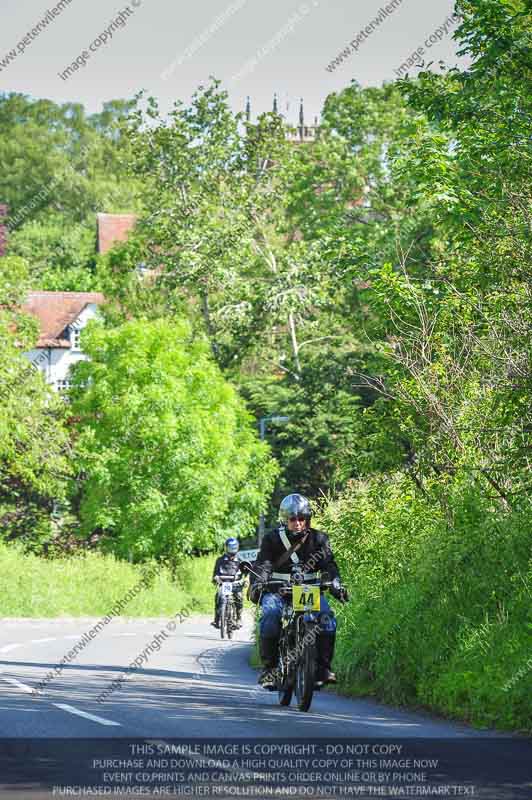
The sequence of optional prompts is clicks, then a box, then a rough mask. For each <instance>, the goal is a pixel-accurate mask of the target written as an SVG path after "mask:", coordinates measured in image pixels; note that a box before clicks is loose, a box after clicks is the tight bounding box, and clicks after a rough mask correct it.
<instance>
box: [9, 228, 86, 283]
mask: <svg viewBox="0 0 532 800" xmlns="http://www.w3.org/2000/svg"><path fill="white" fill-rule="evenodd" d="M9 252H10V253H11V254H13V255H18V256H21V257H22V258H24V259H25V260H26V261H27V262H28V263H31V265H32V285H33V287H38V288H39V289H41V290H44V291H64V292H90V291H95V290H96V285H97V284H96V279H95V276H94V271H95V262H96V220H95V218H94V217H93V215H91V217H90V219H89V220H88V221H87V223H65V220H64V218H63V217H61V216H59V215H57V214H54V215H49V217H48V218H47V219H46V220H43V221H36V220H31V221H28V222H27V223H26V224H25V225H23V226H22V227H21V228H20V229H19V230H17V231H15V232H14V233H13V234H12V235H11V236H10V238H9Z"/></svg>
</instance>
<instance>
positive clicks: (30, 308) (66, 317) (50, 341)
mask: <svg viewBox="0 0 532 800" xmlns="http://www.w3.org/2000/svg"><path fill="white" fill-rule="evenodd" d="M136 221H137V216H136V215H135V214H98V215H97V222H98V229H97V250H98V252H99V253H101V254H104V253H107V252H108V251H109V250H110V249H111V247H112V246H113V245H114V244H115V243H116V242H124V241H126V239H127V237H128V234H129V232H130V231H131V230H132V228H133V227H134V225H135V223H136ZM104 302H105V298H104V296H103V294H101V293H100V292H40V291H36V292H29V294H28V297H27V300H26V302H25V304H24V306H23V308H22V310H23V311H25V312H26V313H27V314H30V315H32V316H33V317H35V318H36V319H37V321H38V323H39V340H38V341H37V343H36V345H35V347H34V348H33V350H30V351H29V352H27V353H24V355H25V356H26V357H27V358H28V359H29V360H30V361H31V363H32V364H33V366H34V367H35V368H36V369H39V370H40V371H41V372H42V373H43V374H44V376H45V379H46V382H47V383H49V384H51V386H53V387H54V388H55V389H57V390H58V391H64V390H65V389H68V387H69V385H70V369H71V367H72V366H73V364H76V363H77V362H78V361H82V360H84V359H86V358H87V356H86V355H85V353H84V352H83V350H82V349H81V332H82V330H83V328H85V326H86V325H87V323H88V322H90V320H91V319H95V318H96V317H97V316H98V309H99V308H100V307H101V306H102V305H103V303H104Z"/></svg>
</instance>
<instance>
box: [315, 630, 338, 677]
mask: <svg viewBox="0 0 532 800" xmlns="http://www.w3.org/2000/svg"><path fill="white" fill-rule="evenodd" d="M335 641H336V633H329V632H327V631H322V632H321V633H320V636H319V638H318V673H317V675H316V684H317V685H318V686H323V685H324V684H325V683H336V675H335V674H334V672H333V671H332V670H331V664H332V660H333V657H334V644H335Z"/></svg>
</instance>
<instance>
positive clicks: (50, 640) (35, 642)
mask: <svg viewBox="0 0 532 800" xmlns="http://www.w3.org/2000/svg"><path fill="white" fill-rule="evenodd" d="M45 642H57V638H56V637H55V636H52V637H51V638H48V639H32V640H31V642H30V644H44V643H45Z"/></svg>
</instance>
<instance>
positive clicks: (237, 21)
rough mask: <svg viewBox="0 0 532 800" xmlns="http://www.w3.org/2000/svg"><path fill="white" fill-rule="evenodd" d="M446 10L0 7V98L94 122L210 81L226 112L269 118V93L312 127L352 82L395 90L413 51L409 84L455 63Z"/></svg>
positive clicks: (102, 0) (195, 0)
mask: <svg viewBox="0 0 532 800" xmlns="http://www.w3.org/2000/svg"><path fill="white" fill-rule="evenodd" d="M453 8H454V3H453V2H452V1H451V0H360V1H358V0H295V2H294V0H267V2H264V0H192V1H191V2H186V3H185V2H183V1H182V0H177V1H176V0H129V2H128V3H126V2H124V3H122V4H121V3H120V0H118V2H117V3H116V4H115V2H113V0H90V2H84V1H83V0H1V12H0V13H1V25H0V92H22V93H24V94H28V95H31V96H33V97H38V98H48V99H51V100H54V101H55V102H58V103H61V102H66V101H75V102H80V103H82V104H83V105H84V106H85V107H86V109H87V111H88V112H95V111H99V110H100V109H101V106H102V103H103V102H105V101H106V100H112V99H116V98H130V97H133V96H134V95H135V93H136V92H138V91H140V90H141V89H144V90H146V91H147V92H148V94H150V95H153V96H154V97H156V98H157V100H158V101H159V104H160V106H161V108H162V109H165V110H167V109H170V108H171V106H172V105H173V103H174V101H175V100H181V101H184V102H187V101H188V100H189V99H190V96H191V94H192V93H193V91H194V90H195V89H196V88H197V87H198V86H199V85H200V84H205V83H206V82H208V80H209V76H211V75H214V76H215V77H217V78H218V79H220V80H221V81H222V84H223V86H224V88H225V89H227V91H228V92H229V98H230V102H231V105H232V107H233V108H234V109H235V110H243V109H244V107H245V104H246V97H247V96H249V97H250V100H251V108H252V115H253V116H255V115H257V114H259V113H261V112H263V111H269V110H271V108H272V100H273V95H274V93H276V94H277V95H278V102H279V111H280V112H281V113H283V114H284V115H285V116H286V118H287V120H288V121H290V122H295V121H296V119H297V115H298V110H299V101H300V98H301V97H302V98H304V102H305V116H306V120H307V121H309V122H312V121H313V119H314V117H315V116H318V115H319V114H320V111H321V108H322V106H323V101H324V99H325V98H326V96H327V95H328V94H329V93H331V92H335V91H339V90H341V89H342V88H344V87H345V86H347V85H349V83H350V82H351V81H352V80H356V81H357V82H358V83H360V84H362V85H363V86H369V85H371V86H377V85H380V84H382V82H383V81H391V80H394V79H395V78H396V77H398V74H399V72H400V71H401V65H403V64H404V65H405V67H404V69H403V72H404V71H406V69H407V68H406V64H407V62H408V60H409V58H410V57H411V56H413V54H416V51H417V55H414V56H413V57H412V58H410V67H409V69H408V71H409V72H410V74H416V72H417V71H418V70H419V66H416V64H421V62H422V61H424V62H425V65H426V64H427V63H428V62H433V65H432V67H431V69H435V70H439V69H440V67H439V62H440V61H443V62H444V63H445V64H446V65H447V66H452V65H455V64H461V63H462V64H463V63H464V62H463V61H462V60H461V59H459V58H458V57H457V55H456V49H457V44H456V42H455V41H454V40H453V38H452V34H453V32H454V31H455V30H456V22H455V21H453V20H452V18H451V15H452V12H453ZM48 12H50V13H48ZM46 20H48V22H47V24H46ZM372 20H375V22H374V24H373V29H372V28H371V27H369V28H368V27H367V26H369V25H371V22H372ZM41 21H42V22H41ZM38 23H40V24H41V27H40V30H39V29H37V27H36V26H37V24H38ZM28 34H29V35H28ZM420 48H421V50H419V49H420ZM342 51H345V53H346V54H345V56H344V58H343V61H342V62H341V63H339V64H338V65H337V66H336V67H334V68H333V67H332V66H330V65H332V62H333V61H334V59H336V58H337V57H338V56H339V55H340V54H341V53H342ZM84 53H85V54H86V55H84ZM10 54H11V55H10ZM76 60H78V63H77V64H76V69H73V68H72V64H73V63H74V62H76ZM327 66H330V68H329V69H327ZM69 67H70V71H69V72H65V70H67V68H69Z"/></svg>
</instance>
